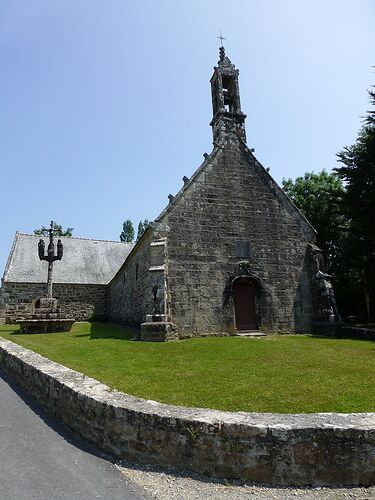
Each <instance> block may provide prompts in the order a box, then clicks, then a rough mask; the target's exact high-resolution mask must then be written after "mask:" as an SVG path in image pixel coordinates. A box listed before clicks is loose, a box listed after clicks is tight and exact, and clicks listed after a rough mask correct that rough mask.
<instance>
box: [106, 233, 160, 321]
mask: <svg viewBox="0 0 375 500" xmlns="http://www.w3.org/2000/svg"><path fill="white" fill-rule="evenodd" d="M151 240H152V232H151V231H148V233H147V234H145V235H144V236H143V237H142V240H140V241H139V242H138V244H137V246H136V247H135V248H134V250H133V251H132V253H131V254H130V255H129V257H128V258H127V260H126V262H125V263H124V265H123V266H122V267H121V269H120V270H119V272H118V273H117V274H116V276H115V277H114V278H113V280H112V281H111V282H110V284H109V319H110V320H111V321H113V322H115V323H122V324H129V325H132V326H136V327H139V326H140V324H141V323H143V322H145V321H146V314H149V313H151V312H152V307H153V306H152V284H151V283H150V276H149V269H150V265H151V260H150V243H151Z"/></svg>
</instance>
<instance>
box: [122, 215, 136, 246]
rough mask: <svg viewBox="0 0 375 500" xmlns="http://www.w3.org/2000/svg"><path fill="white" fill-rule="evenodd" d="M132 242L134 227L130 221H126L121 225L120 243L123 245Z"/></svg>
mask: <svg viewBox="0 0 375 500" xmlns="http://www.w3.org/2000/svg"><path fill="white" fill-rule="evenodd" d="M133 240H134V226H133V223H132V221H131V220H129V219H127V220H126V221H124V222H123V224H122V231H121V234H120V241H122V242H123V243H131V242H132V241H133Z"/></svg>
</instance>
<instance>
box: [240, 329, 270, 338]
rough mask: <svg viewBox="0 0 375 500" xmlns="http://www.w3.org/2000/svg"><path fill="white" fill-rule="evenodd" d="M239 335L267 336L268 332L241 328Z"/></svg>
mask: <svg viewBox="0 0 375 500" xmlns="http://www.w3.org/2000/svg"><path fill="white" fill-rule="evenodd" d="M237 337H267V333H264V332H260V331H259V330H240V331H239V332H237Z"/></svg>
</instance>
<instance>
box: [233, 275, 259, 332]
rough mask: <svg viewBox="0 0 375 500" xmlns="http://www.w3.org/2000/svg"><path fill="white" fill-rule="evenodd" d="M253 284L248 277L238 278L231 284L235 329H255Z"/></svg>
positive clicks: (256, 327)
mask: <svg viewBox="0 0 375 500" xmlns="http://www.w3.org/2000/svg"><path fill="white" fill-rule="evenodd" d="M255 296H256V295H255V284H254V283H253V282H252V281H251V280H248V279H241V278H240V279H238V280H236V281H235V283H234V284H233V302H234V312H235V318H236V327H237V330H239V331H241V330H257V329H258V326H257V320H256V308H255Z"/></svg>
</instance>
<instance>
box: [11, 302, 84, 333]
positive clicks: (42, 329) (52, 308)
mask: <svg viewBox="0 0 375 500" xmlns="http://www.w3.org/2000/svg"><path fill="white" fill-rule="evenodd" d="M74 321H75V320H74V319H72V318H61V317H60V310H59V308H58V306H57V299H54V298H51V299H50V298H42V299H40V300H39V301H37V305H36V306H35V313H34V314H33V316H32V318H31V319H21V320H18V321H17V324H18V325H20V333H61V332H70V330H71V329H72V325H73V323H74Z"/></svg>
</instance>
